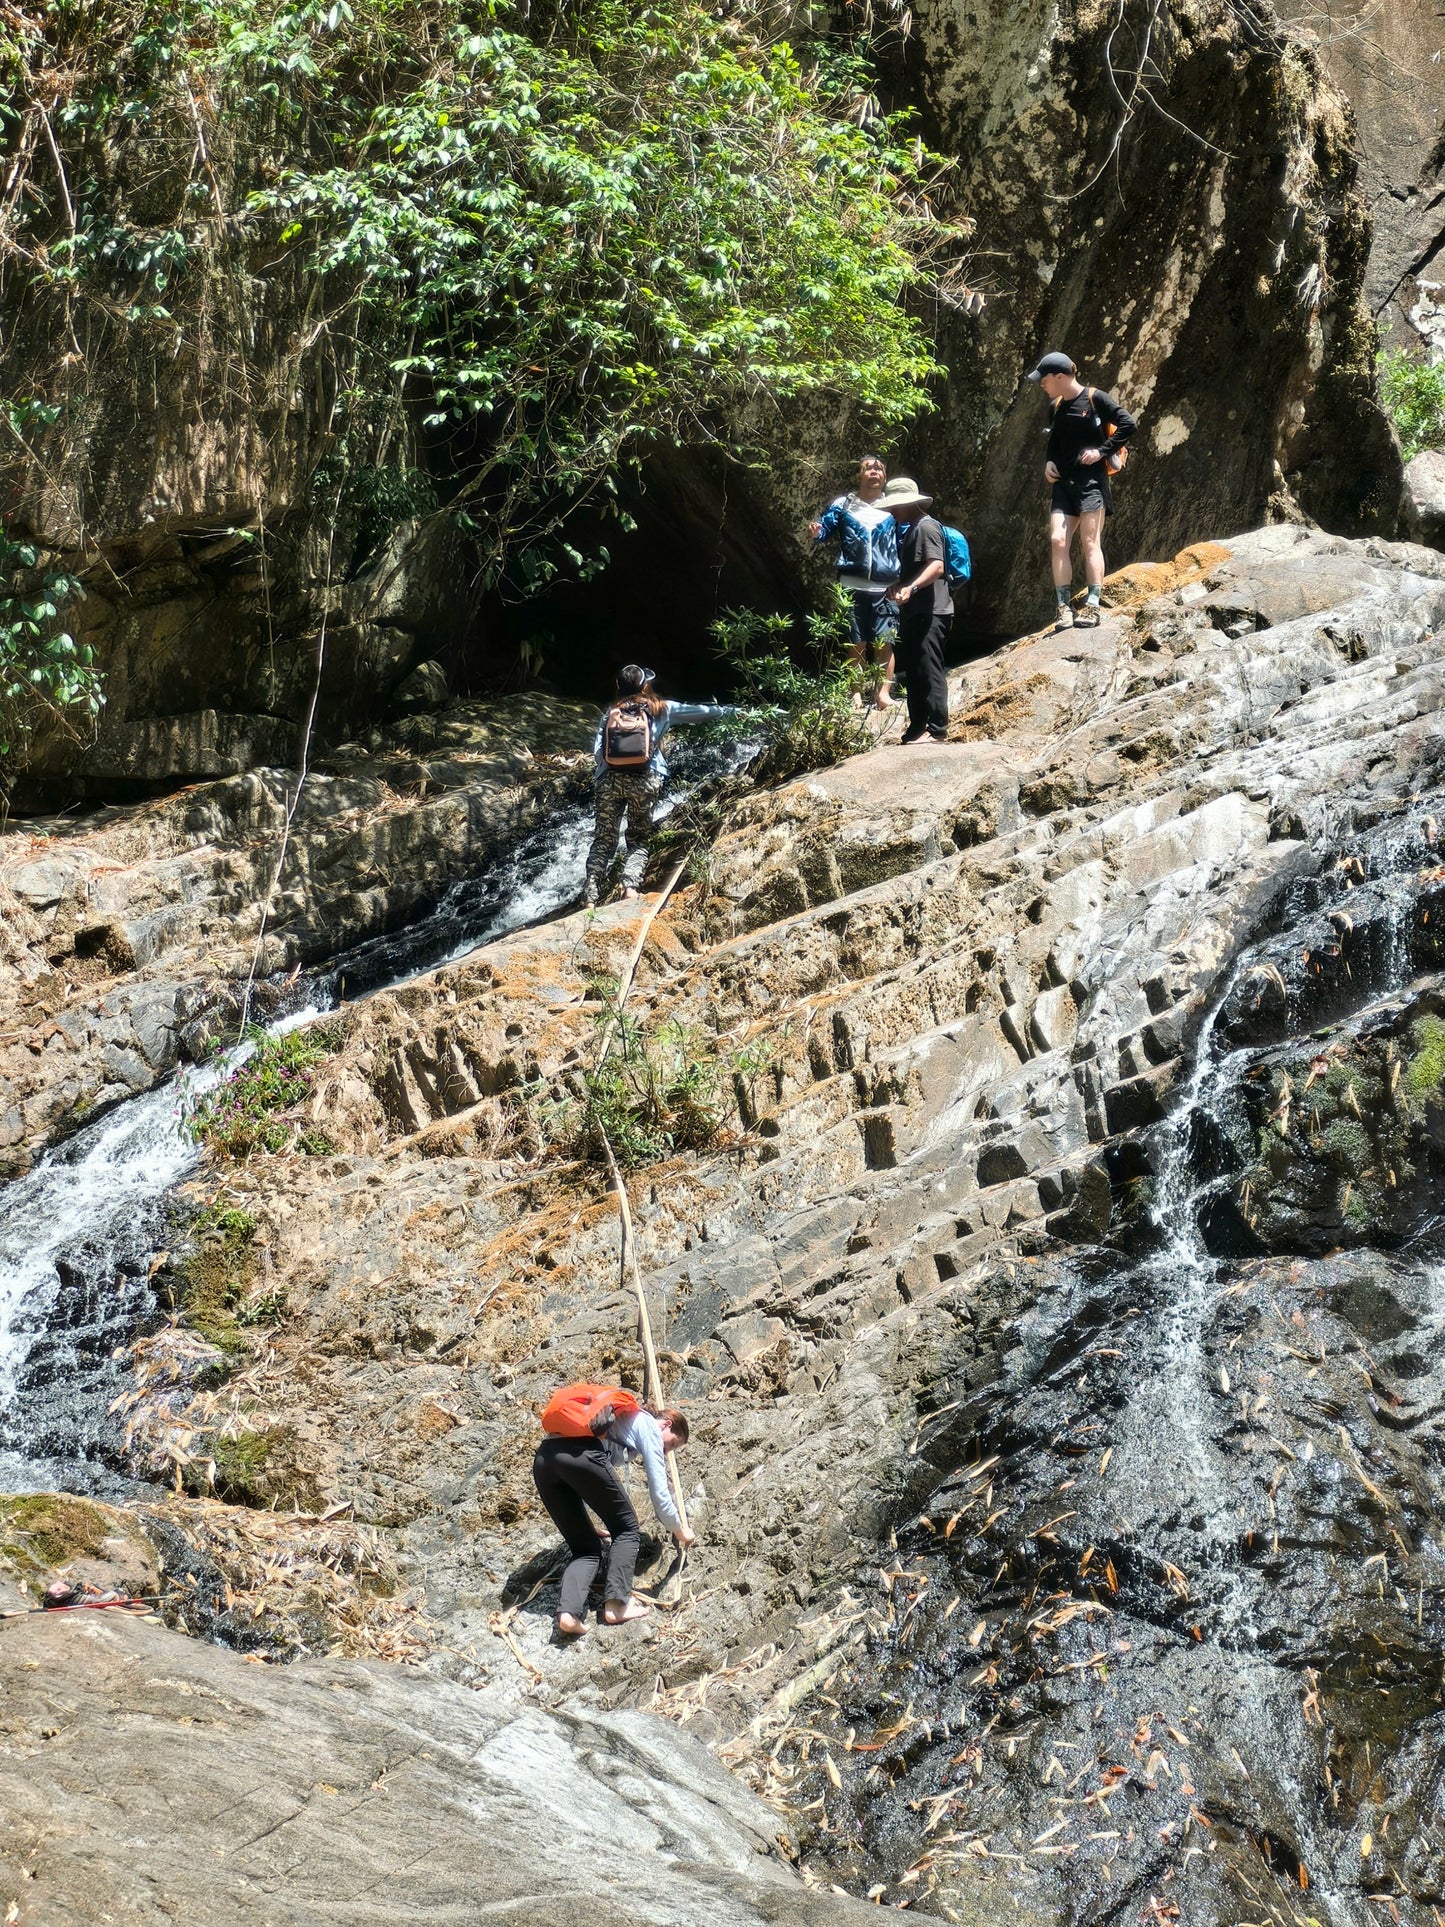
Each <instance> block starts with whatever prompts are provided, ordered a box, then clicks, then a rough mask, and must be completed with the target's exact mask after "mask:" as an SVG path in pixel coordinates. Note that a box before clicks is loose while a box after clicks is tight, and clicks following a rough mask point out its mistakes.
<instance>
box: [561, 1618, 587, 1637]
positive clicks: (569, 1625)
mask: <svg viewBox="0 0 1445 1927" xmlns="http://www.w3.org/2000/svg"><path fill="white" fill-rule="evenodd" d="M557 1630H558V1632H559V1633H561V1634H562V1636H563V1638H564V1639H585V1638H586V1637H587V1628H586V1626H585V1624H584V1623H583V1622H582V1621H581V1620H580V1619H574V1618H573V1617H572V1615H571V1613H558V1615H557Z"/></svg>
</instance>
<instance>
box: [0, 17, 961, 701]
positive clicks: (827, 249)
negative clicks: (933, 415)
mask: <svg viewBox="0 0 1445 1927" xmlns="http://www.w3.org/2000/svg"><path fill="white" fill-rule="evenodd" d="M0 182H3V183H5V188H4V194H3V196H0V294H3V295H4V297H5V298H6V300H7V304H11V305H14V306H17V307H18V308H20V309H23V310H24V311H25V312H26V313H27V314H28V315H30V316H32V317H33V316H34V315H35V314H36V313H37V312H43V313H44V314H45V315H46V316H47V317H48V320H47V322H46V329H47V331H48V332H47V338H48V339H53V341H54V344H55V354H56V362H57V364H61V363H64V364H66V365H67V366H68V367H69V368H70V375H69V377H68V379H70V380H72V381H73V380H74V379H75V365H76V364H77V363H79V364H85V363H87V362H88V361H92V360H93V359H94V357H95V355H96V353H97V348H96V344H97V343H98V342H100V341H102V340H104V341H108V342H113V339H114V333H115V330H116V329H117V328H118V327H122V326H124V327H126V328H129V329H131V330H132V331H134V332H135V334H136V336H137V337H138V338H139V339H141V340H143V341H144V342H145V343H147V344H148V351H149V352H150V353H151V354H152V355H153V357H154V359H155V361H156V362H157V364H160V363H162V362H163V361H164V359H165V357H166V355H167V354H168V353H172V354H174V353H180V352H181V351H182V349H189V348H193V347H194V346H195V342H196V339H197V338H198V336H199V335H200V333H201V330H202V319H201V317H202V314H203V311H204V309H205V306H206V303H207V301H208V300H214V299H216V298H217V297H216V296H215V293H214V291H215V289H216V287H217V286H218V285H222V286H229V287H230V288H231V289H232V290H235V289H238V288H241V287H243V286H244V287H246V288H248V289H261V290H262V291H263V292H264V290H265V288H267V287H273V288H284V289H286V290H288V291H289V295H288V298H289V299H290V300H291V301H292V304H293V307H294V308H295V309H296V312H295V313H293V314H292V316H291V322H292V329H291V333H292V336H293V339H294V342H295V344H296V345H295V349H294V352H295V355H296V358H297V367H296V370H295V380H294V383H293V387H294V389H295V391H296V392H297V393H298V394H300V395H303V396H312V395H316V394H321V395H324V397H325V409H324V413H325V421H324V424H323V429H322V432H321V433H320V435H319V436H318V437H317V438H316V446H315V447H314V449H313V450H312V451H311V459H313V460H314V461H315V462H317V463H320V462H325V461H327V460H331V461H333V462H334V461H336V460H338V459H339V460H340V461H341V462H342V463H343V464H344V465H346V466H347V467H348V468H351V469H360V468H374V467H381V466H384V465H385V464H386V463H387V462H391V463H393V464H395V465H396V466H397V470H398V473H401V474H403V475H409V474H412V473H414V472H416V470H417V469H418V467H422V468H425V469H426V470H428V471H429V474H430V478H431V480H432V481H433V482H434V483H435V484H436V485H437V488H438V490H439V492H440V497H441V501H442V504H443V506H444V507H446V508H449V509H450V510H451V512H453V513H454V514H457V515H458V516H459V517H462V518H464V519H465V522H466V525H467V526H469V527H470V529H471V531H472V534H473V535H474V537H475V540H476V543H477V546H478V550H479V554H480V559H481V567H482V571H483V573H484V574H486V575H488V576H490V577H491V578H492V579H495V578H496V577H497V576H498V575H499V574H502V573H503V572H510V575H511V578H512V579H513V580H514V581H516V582H521V583H523V584H525V583H527V582H528V581H532V582H535V581H536V580H537V579H539V578H541V577H543V576H545V575H546V574H547V573H549V572H550V571H551V570H552V569H554V568H555V567H557V566H558V565H559V563H560V564H562V565H564V566H565V565H566V557H567V556H568V555H569V554H570V555H571V558H572V564H573V565H574V566H576V565H580V564H581V562H582V558H581V557H580V556H579V555H577V554H576V553H575V551H570V550H569V549H568V547H567V543H566V534H567V523H568V519H569V517H570V516H571V515H572V513H573V512H574V511H575V510H576V509H577V508H578V506H579V505H581V504H582V503H584V502H592V503H594V504H595V503H596V502H597V501H598V500H605V499H606V497H607V495H608V493H609V492H614V493H615V489H616V482H617V477H618V472H619V469H620V468H622V467H623V466H625V465H626V464H627V463H629V462H631V461H634V460H636V459H638V458H639V457H640V456H641V455H642V454H643V453H644V452H645V451H646V450H647V449H648V448H649V447H651V446H655V445H658V444H662V443H668V444H684V443H695V442H700V441H720V442H721V443H723V444H724V445H725V446H727V447H729V448H731V449H733V450H734V451H737V452H741V451H742V450H743V448H744V446H745V445H746V444H749V443H755V442H757V441H760V440H763V439H765V434H766V430H765V429H761V430H760V428H759V421H760V409H761V408H765V407H766V406H768V405H771V404H774V403H776V402H779V401H782V400H789V401H797V400H800V399H801V400H804V401H816V402H817V403H819V404H820V405H827V406H830V407H832V406H836V405H837V404H838V403H839V402H840V401H842V400H846V401H847V403H848V404H849V405H850V406H851V407H853V408H854V409H855V410H856V411H857V412H858V414H859V415H860V416H861V417H862V419H863V420H864V421H866V422H869V423H870V424H871V425H874V426H876V427H878V428H880V429H881V428H882V427H884V426H886V425H887V424H889V423H895V422H899V421H901V420H903V419H905V418H906V417H907V416H909V415H910V414H912V413H914V412H915V411H917V410H918V409H919V408H921V407H924V406H926V405H927V400H928V391H929V382H930V379H931V377H932V376H933V375H934V374H935V372H936V369H935V364H934V360H933V356H932V353H931V349H930V346H929V342H928V338H927V335H926V333H925V331H924V329H923V328H922V326H921V325H920V323H919V322H918V320H917V319H916V318H915V317H914V315H913V314H911V313H910V311H909V307H908V298H909V295H910V292H911V291H913V290H916V289H919V288H921V287H928V288H930V289H935V290H936V289H937V288H938V287H939V286H940V285H943V284H946V283H947V281H948V277H949V275H950V273H951V272H953V271H954V270H955V268H956V264H957V259H958V253H959V248H960V245H961V241H962V230H961V229H959V228H958V227H956V226H953V225H951V224H950V223H949V222H948V220H947V219H945V218H941V217H940V213H939V207H940V205H941V189H940V176H939V174H938V171H937V167H936V164H935V162H934V160H933V159H932V157H930V156H929V155H928V154H927V153H926V152H925V151H924V150H923V149H922V147H921V146H920V145H919V144H917V143H916V142H912V141H910V140H909V139H908V138H907V134H906V130H905V129H904V128H903V127H902V126H901V125H900V124H899V123H897V122H896V121H894V120H891V119H889V118H888V117H886V116H883V115H881V114H880V113H879V112H878V111H877V108H876V105H875V104H874V103H873V102H872V101H871V99H870V97H869V94H868V82H867V71H866V67H865V66H864V64H863V63H862V61H861V59H860V58H858V57H857V56H856V54H855V53H852V52H849V51H847V50H844V49H839V48H837V47H834V48H824V49H822V50H821V51H820V50H819V49H817V48H814V49H813V50H812V51H811V52H809V53H808V55H807V56H806V57H804V56H802V55H800V53H799V52H798V51H797V50H796V49H795V48H794V47H793V46H792V45H791V44H789V42H788V41H787V40H786V39H784V38H782V37H781V36H780V35H779V34H778V33H777V32H776V31H775V30H774V29H773V28H772V27H771V26H770V25H769V16H767V15H766V14H765V13H764V11H763V7H762V0H741V4H739V5H737V6H736V7H734V8H731V9H727V10H722V9H718V8H715V7H710V6H707V5H705V4H701V0H666V4H653V5H647V4H640V5H639V4H631V5H629V4H628V0H565V3H563V0H536V3H534V4H531V5H528V4H527V0H52V4H51V5H50V6H49V7H48V8H47V9H46V10H45V11H44V13H43V14H41V15H31V14H28V13H21V12H20V11H19V10H17V9H3V10H0ZM257 298H258V299H259V298H261V297H260V296H257ZM235 333H236V330H235V328H234V326H233V325H232V326H231V335H232V336H233V337H234V335H235ZM228 352H232V353H238V352H239V353H240V354H241V359H242V360H243V361H244V351H243V349H241V348H238V345H237V343H236V341H235V340H234V339H230V340H229V343H228ZM308 358H309V359H308ZM245 375H246V371H245V370H244V369H242V370H241V373H240V375H238V376H237V378H236V380H235V381H234V382H233V383H232V387H233V388H234V389H236V391H237V392H241V391H243V390H244V386H245ZM291 453H292V454H293V455H294V450H293V451H291ZM279 459H280V454H279V451H278V460H279ZM12 466H13V464H12ZM383 493H385V491H383ZM14 494H15V491H14V490H13V489H12V499H13V497H14ZM57 699H58V700H64V699H65V692H64V691H63V690H58V691H57Z"/></svg>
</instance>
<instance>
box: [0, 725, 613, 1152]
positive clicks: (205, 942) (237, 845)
mask: <svg viewBox="0 0 1445 1927" xmlns="http://www.w3.org/2000/svg"><path fill="white" fill-rule="evenodd" d="M593 726H594V718H593V715H592V713H591V711H590V710H587V709H584V708H582V707H581V706H578V705H573V704H566V703H558V702H552V701H549V700H548V699H546V698H543V697H529V698H527V699H526V701H525V702H518V703H514V704H512V705H510V706H509V705H507V704H500V705H498V704H493V705H490V706H489V707H488V708H487V709H486V711H485V712H480V711H477V710H475V709H471V708H469V707H468V706H466V705H458V706H457V707H455V708H454V709H453V710H451V711H449V712H448V715H447V718H446V720H445V721H444V722H441V721H433V720H432V719H430V718H429V717H427V716H420V717H414V718H412V719H410V720H409V721H406V722H403V723H400V724H398V725H396V726H395V727H394V728H393V729H391V730H390V731H380V732H377V733H375V734H374V735H373V736H372V738H371V739H369V742H368V743H367V744H353V745H345V746H343V747H342V749H341V752H340V753H339V754H338V755H337V756H335V757H333V758H332V759H330V760H329V761H327V762H324V763H322V765H321V766H320V767H319V768H317V769H316V770H314V771H312V772H311V774H310V775H309V776H308V778H307V780H306V783H305V784H304V786H302V787H300V789H299V791H298V784H297V780H296V773H295V771H294V770H291V769H287V768H284V767H281V768H276V767H270V768H266V767H263V768H259V769H252V770H249V771H246V772H245V773H241V774H236V775H233V776H231V777H228V778H225V779H223V780H220V781H216V782H212V783H207V784H204V785H198V786H196V787H195V788H191V789H188V790H185V791H183V792H181V793H180V794H179V795H177V796H173V797H170V798H168V799H166V800H164V801H160V802H156V803H154V804H151V805H148V806H145V807H142V808H139V809H133V810H129V811H124V810H111V811H108V812H105V813H103V815H102V817H101V819H100V821H99V823H98V824H97V823H96V822H95V821H93V820H91V821H86V822H84V823H83V824H79V825H76V826H75V827H74V828H71V829H60V830H58V831H57V830H56V829H55V828H54V827H53V826H51V825H49V824H46V825H45V826H44V827H43V828H39V827H38V826H37V832H38V833H32V829H31V826H30V825H28V824H25V823H20V824H18V825H15V826H14V827H13V830H12V833H11V834H10V835H9V836H8V837H7V838H6V839H5V840H4V843H3V844H0V904H3V917H0V959H3V966H4V968H3V976H0V1078H3V1081H4V1100H3V1102H4V1108H3V1111H0V1159H3V1160H4V1164H5V1167H6V1168H7V1169H8V1171H9V1172H10V1173H12V1174H13V1173H14V1172H16V1171H17V1170H23V1169H24V1168H25V1166H26V1164H27V1162H28V1160H29V1158H30V1156H31V1155H32V1153H33V1151H34V1150H35V1149H36V1148H37V1147H38V1146H40V1145H43V1144H45V1143H47V1142H53V1141H54V1140H55V1139H56V1138H58V1137H60V1136H63V1135H65V1134H66V1133H67V1132H69V1131H73V1130H75V1129H76V1128H77V1127H78V1126H79V1125H80V1124H81V1123H83V1122H84V1121H85V1120H87V1119H89V1118H91V1117H93V1116H95V1115H96V1113H97V1112H98V1111H100V1110H102V1109H104V1108H105V1107H106V1106H108V1105H111V1104H114V1103H117V1102H119V1101H121V1100H123V1099H124V1098H126V1097H131V1096H134V1095H136V1094H137V1093H138V1092H141V1091H146V1090H149V1089H150V1088H151V1087H152V1086H153V1085H154V1084H155V1083H156V1081H157V1080H158V1079H159V1078H162V1077H164V1076H166V1075H167V1074H168V1073H169V1072H171V1071H172V1070H174V1069H175V1068H176V1066H177V1065H178V1064H181V1063H194V1062H196V1061H198V1060H199V1059H200V1058H202V1057H204V1056H205V1055H206V1053H207V1051H208V1050H209V1049H210V1048H211V1046H212V1045H213V1044H214V1043H216V1042H218V1041H220V1040H222V1039H223V1038H225V1037H228V1036H231V1035H233V1034H234V1031H235V1026H236V1021H237V1018H238V1015H239V1012H240V1008H241V1004H242V1002H243V999H244V991H245V986H246V983H247V980H248V979H251V980H261V987H260V991H259V1000H258V1001H257V1004H256V1014H257V1015H261V1014H264V1013H267V1012H270V1011H273V1010H274V1009H275V1008H276V1005H277V994H278V993H277V986H276V985H275V984H274V983H271V984H268V983H267V982H266V981H265V980H266V979H269V978H275V977H277V976H278V975H280V974H282V973H285V972H287V971H292V970H296V969H299V968H300V967H301V966H303V965H306V964H313V963H317V962H320V961H322V960H323V959H325V958H328V957H333V956H335V955H336V954H337V953H338V952H340V951H342V950H345V949H346V948H347V947H348V946H350V945H354V944H358V943H361V942H362V941H364V940H365V939H367V938H371V937H375V936H377V935H379V934H380V933H382V932H384V931H386V930H389V929H391V928H393V927H394V926H395V925H396V924H398V923H400V922H402V921H404V920H406V919H407V918H414V917H415V916H416V915H417V914H418V912H420V911H422V910H424V909H426V908H428V907H430V906H431V905H432V904H434V903H435V902H436V901H437V900H438V899H439V898H441V897H442V896H443V894H444V893H445V891H446V890H447V888H448V886H449V885H450V884H451V883H452V882H453V881H454V880H455V879H457V878H458V877H465V876H468V875H471V874H474V873H475V872H477V871H478V870H481V869H484V868H485V867H486V866H487V865H488V864H489V863H490V862H491V861H493V860H494V859H495V858H496V857H497V856H498V855H499V854H500V853H503V852H505V851H507V850H509V849H510V848H512V847H513V846H514V845H515V842H516V840H517V838H518V837H519V836H520V835H521V834H522V833H523V832H524V831H525V830H526V829H528V828H529V827H530V826H532V825H534V824H536V823H537V822H538V821H539V820H540V819H543V818H545V817H546V816H547V815H548V814H549V813H550V812H553V811H555V809H556V807H557V805H558V803H559V802H560V800H561V799H562V798H563V797H565V796H566V795H568V794H569V793H570V792H571V791H572V790H573V789H574V788H575V786H576V784H577V780H578V771H579V768H580V767H582V766H583V765H585V761H586V758H585V755H584V752H585V751H586V750H587V749H588V748H589V747H590V744H591V739H592V730H593ZM298 798H299V800H298ZM340 990H341V993H342V994H345V985H344V984H343V985H341V986H340Z"/></svg>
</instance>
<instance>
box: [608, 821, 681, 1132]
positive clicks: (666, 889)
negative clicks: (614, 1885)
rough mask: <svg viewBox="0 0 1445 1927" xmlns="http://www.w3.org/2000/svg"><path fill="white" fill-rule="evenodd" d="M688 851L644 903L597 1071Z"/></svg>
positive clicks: (621, 977) (679, 876) (610, 1042)
mask: <svg viewBox="0 0 1445 1927" xmlns="http://www.w3.org/2000/svg"><path fill="white" fill-rule="evenodd" d="M691 855H692V845H691V844H689V845H688V847H687V849H686V850H684V852H683V854H682V856H681V857H680V858H679V859H678V863H677V867H676V868H675V869H674V870H673V873H672V875H671V876H670V877H669V878H668V879H667V881H666V883H664V884H663V886H662V894H661V895H660V896H659V897H658V899H657V901H656V903H652V904H649V905H648V907H647V915H646V916H645V917H644V918H643V919H642V924H641V927H640V929H639V930H638V932H637V941H636V943H634V944H633V946H632V952H631V955H630V956H629V957H628V959H627V962H626V964H625V965H624V966H623V970H622V975H621V976H620V977H619V978H618V980H617V1002H616V1004H615V1005H614V1007H613V1013H612V1017H611V1019H610V1020H609V1022H608V1023H607V1026H606V1028H605V1029H604V1030H603V1032H602V1042H601V1044H600V1045H599V1046H598V1050H597V1069H598V1070H599V1071H600V1070H601V1068H602V1066H603V1065H604V1064H605V1063H606V1062H607V1053H608V1051H610V1050H611V1048H612V1040H613V1038H614V1037H615V1036H616V1035H617V1032H618V1029H619V1028H620V1023H619V1020H620V1018H621V1016H622V1006H623V1005H624V1004H625V1003H626V1002H627V993H628V992H629V991H630V990H631V988H632V980H633V978H634V977H635V976H636V975H637V966H638V964H639V963H640V962H641V960H642V947H643V945H644V944H645V943H646V942H647V933H648V931H649V930H651V928H652V926H653V923H654V921H655V920H656V917H657V914H658V912H659V911H660V910H661V909H662V907H663V905H664V904H665V903H666V902H667V899H668V898H669V897H670V896H671V895H672V893H673V891H674V890H675V889H676V888H677V886H678V884H679V882H680V881H681V879H682V873H683V871H684V870H685V869H686V868H687V865H688V859H689V858H690V857H691ZM610 1155H611V1153H610V1151H609V1156H610Z"/></svg>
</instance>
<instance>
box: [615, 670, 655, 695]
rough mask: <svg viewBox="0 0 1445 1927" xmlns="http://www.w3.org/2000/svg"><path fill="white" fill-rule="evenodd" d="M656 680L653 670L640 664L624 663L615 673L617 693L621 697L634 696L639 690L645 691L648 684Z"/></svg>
mask: <svg viewBox="0 0 1445 1927" xmlns="http://www.w3.org/2000/svg"><path fill="white" fill-rule="evenodd" d="M656 680H657V671H656V670H655V669H648V668H647V667H645V665H644V664H642V663H640V662H629V663H624V664H623V666H622V668H621V669H619V670H618V672H617V691H618V694H619V695H622V696H635V695H636V694H637V692H638V691H639V690H640V689H646V687H647V685H648V684H649V683H650V682H655V681H656Z"/></svg>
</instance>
